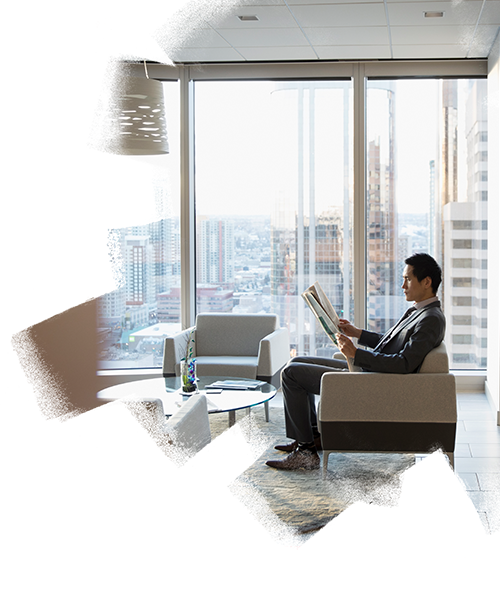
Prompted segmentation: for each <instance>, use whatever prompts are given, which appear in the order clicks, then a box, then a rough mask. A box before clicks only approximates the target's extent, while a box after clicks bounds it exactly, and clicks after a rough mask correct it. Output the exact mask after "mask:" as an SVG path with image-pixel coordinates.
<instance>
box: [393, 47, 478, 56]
mask: <svg viewBox="0 0 500 600" xmlns="http://www.w3.org/2000/svg"><path fill="white" fill-rule="evenodd" d="M392 52H393V56H394V58H395V59H405V58H407V59H419V58H421V59H427V58H430V59H433V58H442V59H446V58H466V56H465V52H464V48H463V46H460V45H459V44H428V45H426V46H415V45H411V44H409V45H407V46H403V45H393V47H392Z"/></svg>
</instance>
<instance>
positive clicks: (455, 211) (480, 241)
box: [443, 80, 488, 369]
mask: <svg viewBox="0 0 500 600" xmlns="http://www.w3.org/2000/svg"><path fill="white" fill-rule="evenodd" d="M464 93H465V94H466V103H465V119H464V127H465V130H464V140H465V148H466V163H467V186H466V196H465V198H464V199H463V200H462V199H460V200H459V201H457V202H450V203H448V204H447V205H446V206H445V207H444V213H443V226H444V233H445V236H444V237H445V239H444V242H445V247H446V249H447V254H446V260H445V264H444V310H445V314H446V317H447V321H448V325H447V331H446V345H447V348H448V352H449V355H450V359H451V360H450V363H451V364H450V366H451V367H452V368H455V369H477V368H485V367H486V356H487V332H488V330H487V302H488V299H487V286H488V281H487V243H488V230H487V227H488V221H487V206H488V205H487V201H488V190H487V186H488V162H487V161H488V155H487V142H488V133H487V132H488V129H487V110H486V103H485V101H484V100H485V98H486V95H487V83H486V80H472V81H471V82H470V83H469V87H468V89H467V90H464ZM462 104H463V103H461V105H462Z"/></svg>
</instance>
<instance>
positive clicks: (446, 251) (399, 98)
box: [366, 79, 488, 369]
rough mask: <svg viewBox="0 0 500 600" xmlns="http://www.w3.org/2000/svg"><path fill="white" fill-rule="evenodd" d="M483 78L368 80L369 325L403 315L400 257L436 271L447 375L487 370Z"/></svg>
mask: <svg viewBox="0 0 500 600" xmlns="http://www.w3.org/2000/svg"><path fill="white" fill-rule="evenodd" d="M485 97H486V80H454V79H446V80H437V79H432V80H430V79H429V80H422V79H419V80H397V81H395V80H388V81H375V80H373V81H369V82H368V87H367V190H366V202H367V205H366V210H367V252H368V282H367V283H368V285H367V289H368V297H367V321H368V327H369V328H370V329H373V330H375V331H385V330H386V329H388V328H389V327H390V326H391V325H392V324H393V323H394V322H395V321H396V320H397V319H398V318H399V317H400V316H401V314H402V313H403V312H404V310H405V308H406V307H405V304H406V302H405V299H404V296H403V294H402V290H401V283H402V279H401V274H402V271H403V268H404V259H405V257H407V256H409V255H410V254H413V253H414V252H428V253H429V254H431V255H433V256H434V257H435V258H436V260H437V261H438V262H439V263H440V264H441V266H442V268H443V284H442V288H441V289H440V291H439V294H438V295H439V296H440V298H441V301H442V304H443V308H444V312H445V315H446V318H447V332H446V338H445V342H446V345H447V349H448V354H449V357H450V367H451V368H461V369H465V368H466V369H476V368H485V366H486V334H487V330H486V294H487V290H486V273H487V271H486V268H487V260H486V259H487V234H488V232H487V220H486V219H487V212H486V211H487V199H488V192H487V189H488V183H487V179H488V166H487V136H488V131H487V120H486V103H485V101H484V100H485Z"/></svg>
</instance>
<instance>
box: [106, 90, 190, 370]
mask: <svg viewBox="0 0 500 600" xmlns="http://www.w3.org/2000/svg"><path fill="white" fill-rule="evenodd" d="M163 92H164V101H165V112H166V119H167V130H168V138H169V153H168V154H166V155H159V156H141V157H136V156H133V157H131V156H124V157H121V158H122V160H124V161H128V162H129V163H130V168H131V169H137V166H138V163H140V164H141V167H142V172H143V174H144V180H143V182H142V185H141V186H140V188H139V189H138V190H137V192H136V194H137V202H138V203H139V204H142V205H144V206H147V207H148V210H147V213H148V215H154V220H146V221H140V222H137V221H136V220H134V219H131V221H130V222H129V223H128V224H127V225H126V226H124V227H120V228H116V229H113V230H111V231H110V232H109V243H108V246H109V250H110V260H111V262H112V263H113V265H114V268H115V271H116V274H117V279H118V285H117V287H116V289H115V290H112V291H110V292H109V293H107V294H105V295H104V296H103V297H102V298H100V300H99V303H98V333H99V336H98V337H99V341H100V348H99V367H100V368H101V369H120V368H121V369H123V368H147V367H158V366H160V365H161V363H162V356H163V340H164V338H165V336H166V335H171V334H173V333H175V332H176V331H178V330H179V329H180V302H181V300H180V288H181V275H180V233H179V215H180V202H179V84H178V82H165V83H164V84H163Z"/></svg>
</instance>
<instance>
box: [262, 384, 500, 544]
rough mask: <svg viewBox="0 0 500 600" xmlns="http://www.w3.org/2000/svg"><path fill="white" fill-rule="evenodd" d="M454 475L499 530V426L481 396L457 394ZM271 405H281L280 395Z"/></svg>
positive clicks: (485, 519) (489, 526)
mask: <svg viewBox="0 0 500 600" xmlns="http://www.w3.org/2000/svg"><path fill="white" fill-rule="evenodd" d="M457 402H458V423H457V437H456V446H455V473H456V474H457V476H458V477H459V478H460V479H461V480H462V481H463V483H464V485H465V488H466V491H467V494H468V496H469V498H470V499H471V501H472V503H473V504H474V506H475V507H476V510H477V511H478V514H479V516H480V517H481V520H482V522H483V525H484V528H485V530H486V531H488V532H489V533H494V532H496V531H500V427H499V426H497V424H496V413H495V412H494V411H493V410H492V408H491V405H490V404H489V402H488V399H487V398H486V395H485V394H484V393H479V392H478V393H459V394H457ZM270 404H271V406H283V398H282V395H281V392H278V394H277V395H276V397H275V398H273V400H271V403H270Z"/></svg>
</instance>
